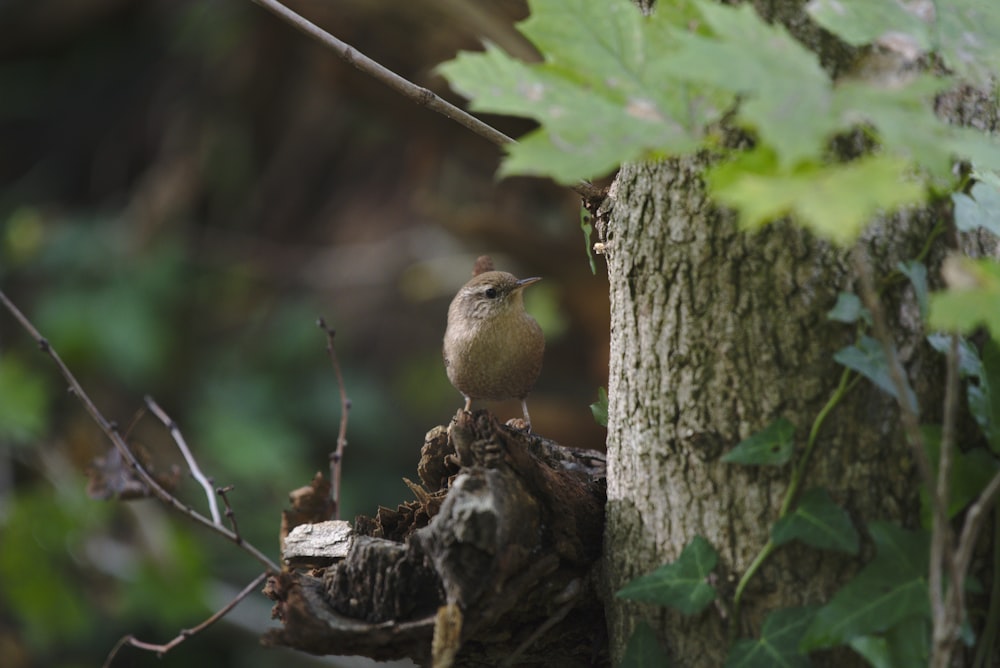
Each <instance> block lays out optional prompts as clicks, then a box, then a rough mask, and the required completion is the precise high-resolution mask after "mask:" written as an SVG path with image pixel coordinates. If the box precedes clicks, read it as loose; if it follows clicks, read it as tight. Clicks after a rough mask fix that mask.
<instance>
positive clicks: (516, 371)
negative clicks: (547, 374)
mask: <svg viewBox="0 0 1000 668" xmlns="http://www.w3.org/2000/svg"><path fill="white" fill-rule="evenodd" d="M480 264H481V263H480V262H478V261H477V267H478V266H480ZM491 265H492V263H490V265H487V266H491ZM540 280H541V279H540V278H524V279H520V280H519V279H518V278H517V277H515V276H514V275H513V274H508V273H507V272H505V271H483V272H482V273H479V274H477V275H476V276H474V277H473V279H472V280H471V281H469V282H468V283H466V284H465V285H464V286H462V289H461V290H459V291H458V294H457V295H455V299H453V300H452V302H451V306H450V307H449V308H448V328H447V330H446V331H445V334H444V365H445V369H446V370H447V372H448V380H450V381H451V384H452V385H454V386H455V388H456V389H457V390H458V391H459V392H461V393H462V394H463V395H464V396H465V409H466V410H469V406H470V405H471V403H472V400H473V399H486V400H494V401H495V400H501V399H520V400H521V408H522V410H523V411H524V421H525V423H526V424H527V426H528V429H529V430H530V429H531V418H530V417H529V416H528V404H527V402H526V401H525V399H526V398H527V396H528V393H529V392H531V388H533V387H534V386H535V381H536V380H538V374H539V373H540V372H541V370H542V356H543V355H544V353H545V337H544V336H543V334H542V328H541V327H539V326H538V323H537V322H535V319H534V318H532V317H531V316H530V315H528V313H527V312H526V311H525V310H524V301H523V299H522V295H521V291H522V290H524V288H526V287H528V286H529V285H531V284H533V283H536V282H538V281H540Z"/></svg>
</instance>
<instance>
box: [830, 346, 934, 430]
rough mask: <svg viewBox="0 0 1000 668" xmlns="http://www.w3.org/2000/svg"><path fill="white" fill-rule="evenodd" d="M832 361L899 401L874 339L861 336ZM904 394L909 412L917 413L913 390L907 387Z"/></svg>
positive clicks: (885, 360) (886, 364)
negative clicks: (856, 373) (862, 377)
mask: <svg viewBox="0 0 1000 668" xmlns="http://www.w3.org/2000/svg"><path fill="white" fill-rule="evenodd" d="M833 359H834V360H835V361H837V362H839V363H840V364H843V365H844V366H846V367H847V368H848V369H851V370H853V371H857V372H858V373H860V374H861V375H862V376H864V377H865V378H867V379H868V380H870V381H871V382H873V383H875V385H877V386H878V387H879V389H881V390H882V391H883V392H885V393H886V394H889V395H891V396H892V397H894V398H895V399H896V400H897V401H898V400H899V393H898V392H896V386H895V385H894V384H893V382H892V377H891V376H890V375H889V361H888V360H887V359H886V358H885V353H884V352H882V346H881V345H880V344H879V342H878V341H876V340H875V339H873V338H871V337H870V336H862V337H861V340H860V341H859V342H858V344H857V345H854V346H847V347H846V348H841V349H840V350H838V351H837V352H836V353H835V354H834V356H833ZM906 392H907V394H906V401H907V403H908V404H909V407H910V410H912V411H913V412H914V413H917V412H918V406H917V396H916V395H915V394H914V393H913V388H912V387H910V386H909V385H907V387H906Z"/></svg>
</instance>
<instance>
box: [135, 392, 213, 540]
mask: <svg viewBox="0 0 1000 668" xmlns="http://www.w3.org/2000/svg"><path fill="white" fill-rule="evenodd" d="M145 401H146V406H148V407H149V410H150V411H151V412H152V413H153V415H155V416H156V417H158V418H159V419H160V422H162V423H163V426H165V427H166V428H167V430H168V431H170V435H171V436H172V437H173V439H174V442H175V443H176V444H177V448H178V449H179V450H180V451H181V454H182V455H184V461H186V462H187V465H188V469H189V470H190V471H191V476H192V477H193V478H194V479H195V480H197V481H198V484H199V485H201V487H202V489H204V490H205V496H206V497H208V508H209V510H210V511H211V513H212V521H213V522H215V523H216V524H222V516H221V515H219V502H218V501H216V499H215V490H214V489H213V488H212V482H211V481H210V480H209V479H208V478H206V477H205V474H204V473H202V472H201V469H200V468H199V467H198V462H197V461H196V460H195V458H194V455H193V454H191V449H190V448H188V446H187V442H186V441H185V440H184V435H183V434H181V430H180V428H178V426H177V423H176V422H174V421H173V419H172V418H171V417H170V416H169V415H167V413H166V411H164V410H163V409H162V408H160V405H159V404H158V403H156V401H154V400H153V397H151V396H149V395H148V394H147V395H146V397H145Z"/></svg>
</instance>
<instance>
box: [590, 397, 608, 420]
mask: <svg viewBox="0 0 1000 668" xmlns="http://www.w3.org/2000/svg"><path fill="white" fill-rule="evenodd" d="M590 412H591V413H593V414H594V420H596V421H597V424H599V425H601V426H602V427H607V426H608V391H607V390H606V389H604V388H603V387H599V388H597V401H595V402H594V403H592V404H590Z"/></svg>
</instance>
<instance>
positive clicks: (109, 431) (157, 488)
mask: <svg viewBox="0 0 1000 668" xmlns="http://www.w3.org/2000/svg"><path fill="white" fill-rule="evenodd" d="M0 302H2V303H3V305H4V307H5V308H6V309H7V310H8V311H10V313H11V315H13V316H14V318H15V319H16V320H17V321H18V322H19V323H20V324H21V327H23V328H24V329H25V330H26V331H27V332H28V333H29V334H30V335H31V337H32V338H33V339H34V340H35V342H36V343H37V344H38V347H39V348H40V349H41V350H42V352H44V353H45V354H47V355H48V356H49V357H50V358H52V361H53V362H55V365H56V367H57V368H58V369H59V373H61V374H62V377H63V378H64V379H65V380H66V382H68V383H69V386H70V391H71V392H72V393H73V394H74V395H76V398H77V399H79V400H80V403H82V404H83V407H84V408H85V409H86V411H87V413H88V414H89V415H90V417H91V419H92V420H93V421H94V422H96V423H97V426H98V427H100V429H101V431H103V432H104V435H105V436H107V437H108V440H110V441H111V443H112V444H114V446H115V448H116V449H117V450H118V452H119V454H120V455H121V456H122V457H123V458H124V460H125V461H126V462H128V464H129V466H130V467H132V470H133V471H135V472H136V474H137V475H138V476H139V477H140V478H141V479H142V481H143V482H144V483H145V484H146V485H147V486H148V487H149V489H150V491H152V492H153V494H154V495H156V497H157V498H158V499H160V500H161V501H162V502H163V503H165V504H167V505H168V506H170V507H171V508H173V509H175V510H177V511H180V512H181V513H183V514H185V515H187V516H188V517H190V518H191V519H192V520H194V521H195V522H197V523H198V524H201V525H202V526H205V527H208V528H209V529H211V530H212V531H215V532H216V533H218V534H221V535H222V536H224V537H225V538H227V539H229V540H230V541H232V542H234V543H236V544H237V545H239V546H240V547H241V548H243V550H245V551H246V552H247V553H248V554H250V555H251V556H252V557H253V558H254V559H256V560H257V561H258V562H260V563H261V564H263V565H264V567H265V568H267V569H269V570H270V571H273V572H275V573H278V572H280V570H281V569H280V568H279V567H278V565H277V564H275V563H274V562H273V561H272V560H271V559H270V558H268V556H267V555H265V554H264V553H263V552H261V551H260V550H258V549H257V548H256V547H254V546H253V545H252V544H250V543H248V542H246V541H243V540H241V539H240V538H239V536H237V535H236V534H235V533H233V532H232V531H230V530H229V529H227V528H226V527H224V526H222V525H221V524H216V523H214V522H212V520H210V519H209V518H207V517H205V516H204V515H202V514H201V513H199V512H198V511H196V510H195V509H194V508H192V507H191V506H188V505H186V504H184V503H182V502H181V501H180V500H179V499H177V498H176V497H175V496H173V495H172V494H171V493H170V492H168V491H167V490H165V489H164V488H163V487H162V486H161V485H160V484H159V483H158V482H156V479H155V478H153V476H152V475H150V474H149V472H148V471H146V469H145V468H144V467H143V466H142V464H141V463H140V462H139V460H138V459H136V457H135V455H134V454H132V450H131V449H130V448H129V447H128V444H126V443H125V440H124V439H123V438H122V436H121V433H120V432H119V431H118V428H117V425H115V424H114V423H112V422H109V421H108V420H107V419H106V418H105V417H104V415H103V414H102V413H101V411H100V410H98V408H97V406H96V405H95V404H94V402H93V401H92V400H91V399H90V397H89V396H88V395H87V393H86V392H85V391H84V389H83V386H81V385H80V383H79V381H77V379H76V377H75V376H74V375H73V373H72V372H71V371H70V370H69V367H67V366H66V363H65V362H63V361H62V358H61V357H59V353H57V352H56V350H55V348H53V347H52V345H51V344H50V343H49V342H48V340H47V339H46V338H45V337H44V336H42V335H41V334H40V333H39V331H38V330H37V329H36V328H35V326H34V325H33V324H31V321H30V320H28V318H27V317H26V316H25V315H24V314H23V313H21V311H20V310H19V309H18V308H17V307H16V306H15V305H14V303H13V302H11V301H10V299H8V298H7V295H6V294H4V293H3V291H2V290H0Z"/></svg>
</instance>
